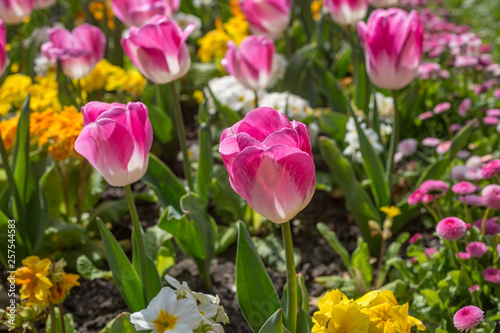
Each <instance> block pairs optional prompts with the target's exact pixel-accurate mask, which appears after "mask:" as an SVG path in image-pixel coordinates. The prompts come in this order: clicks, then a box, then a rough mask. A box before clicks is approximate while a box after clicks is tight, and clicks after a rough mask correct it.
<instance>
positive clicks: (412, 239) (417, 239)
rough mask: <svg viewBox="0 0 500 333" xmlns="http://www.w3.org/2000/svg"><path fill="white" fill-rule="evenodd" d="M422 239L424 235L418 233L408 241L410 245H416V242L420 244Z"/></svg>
mask: <svg viewBox="0 0 500 333" xmlns="http://www.w3.org/2000/svg"><path fill="white" fill-rule="evenodd" d="M421 239H422V234H421V233H416V234H415V235H413V236H412V237H411V238H410V240H409V241H408V242H409V243H410V244H414V243H416V242H418V241H419V240H421Z"/></svg>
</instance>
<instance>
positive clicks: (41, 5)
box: [34, 0, 57, 9]
mask: <svg viewBox="0 0 500 333" xmlns="http://www.w3.org/2000/svg"><path fill="white" fill-rule="evenodd" d="M56 2H57V0H35V5H34V8H35V9H47V8H50V7H52V6H54V5H55V4H56Z"/></svg>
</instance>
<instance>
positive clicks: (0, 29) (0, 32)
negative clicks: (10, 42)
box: [0, 20, 7, 76]
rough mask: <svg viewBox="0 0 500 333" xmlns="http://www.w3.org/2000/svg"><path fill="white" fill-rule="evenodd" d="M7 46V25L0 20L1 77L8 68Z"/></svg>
mask: <svg viewBox="0 0 500 333" xmlns="http://www.w3.org/2000/svg"><path fill="white" fill-rule="evenodd" d="M6 44H7V39H6V32H5V25H4V24H3V21H2V20H0V76H2V74H3V72H4V71H5V68H7V50H6V49H5V46H6Z"/></svg>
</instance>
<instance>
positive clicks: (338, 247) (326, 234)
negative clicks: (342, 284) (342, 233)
mask: <svg viewBox="0 0 500 333" xmlns="http://www.w3.org/2000/svg"><path fill="white" fill-rule="evenodd" d="M316 228H317V229H318V231H319V233H320V234H321V236H323V238H324V239H326V241H327V242H328V244H330V246H331V247H332V249H333V250H334V251H335V252H336V253H337V254H338V255H339V257H340V259H341V260H342V262H343V263H344V265H345V267H346V268H347V270H348V271H349V274H350V275H351V276H354V267H353V265H352V262H351V257H350V256H349V252H348V251H347V250H346V248H345V247H344V246H343V245H342V243H340V241H339V239H338V238H337V234H336V233H335V232H334V231H332V230H330V229H329V228H328V227H327V226H326V224H324V223H322V222H319V223H318V224H317V225H316Z"/></svg>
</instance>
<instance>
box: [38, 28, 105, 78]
mask: <svg viewBox="0 0 500 333" xmlns="http://www.w3.org/2000/svg"><path fill="white" fill-rule="evenodd" d="M49 38H50V42H47V43H44V44H43V45H42V54H43V55H44V56H45V57H46V58H47V59H49V61H50V62H51V63H52V64H54V65H55V64H56V63H57V61H58V60H59V61H60V63H61V67H62V71H63V73H64V74H65V75H66V76H68V77H70V78H72V79H81V78H84V77H85V76H87V75H89V74H90V73H91V72H92V70H93V69H94V68H95V66H96V65H97V63H98V62H99V60H101V59H102V57H104V51H105V49H106V37H104V34H103V33H102V31H101V30H100V29H99V28H98V27H94V26H92V25H90V24H87V23H84V24H82V25H80V26H78V27H76V28H75V29H73V31H72V32H69V31H68V30H66V29H63V28H54V29H50V30H49Z"/></svg>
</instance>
